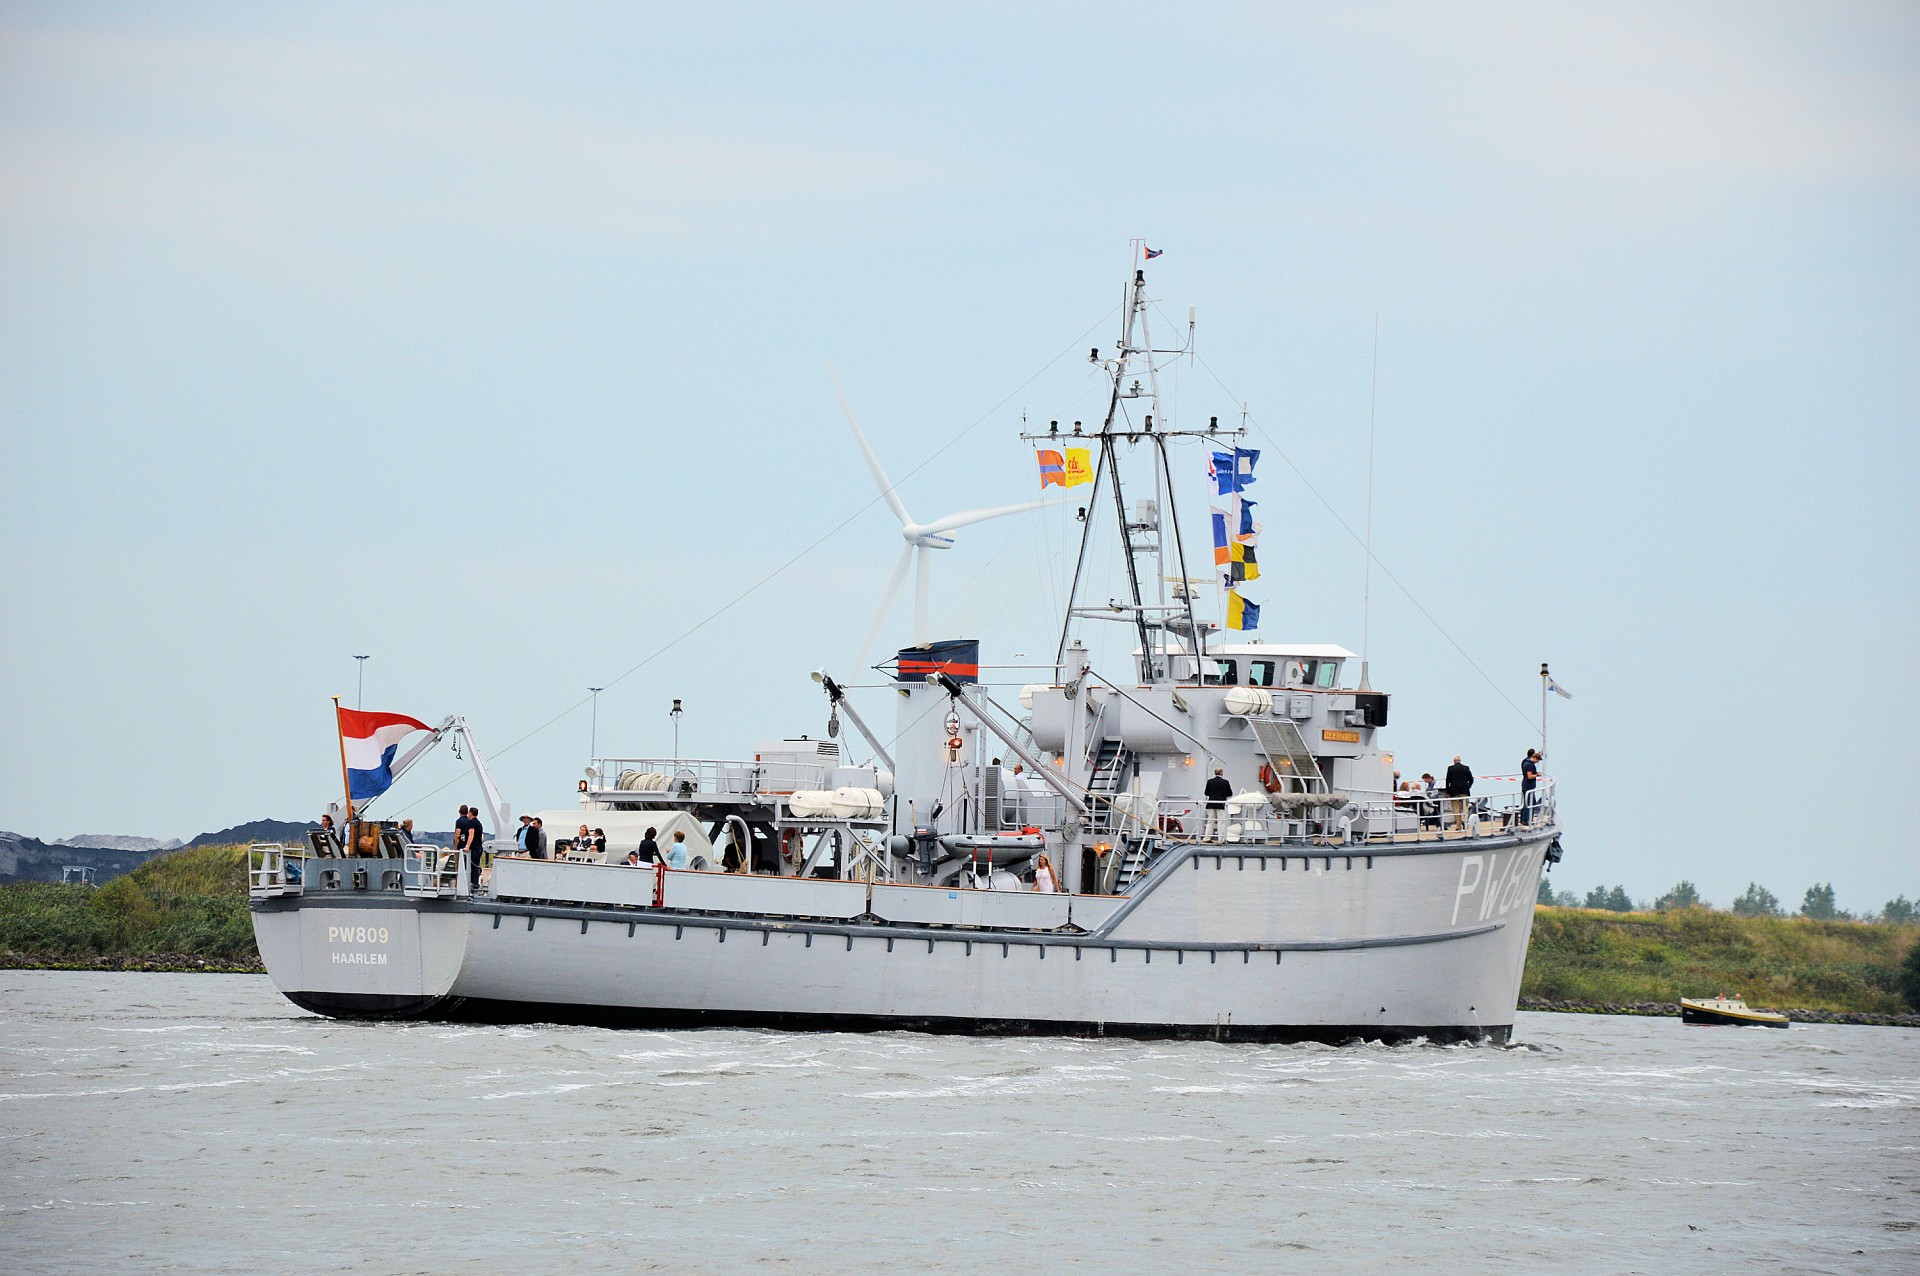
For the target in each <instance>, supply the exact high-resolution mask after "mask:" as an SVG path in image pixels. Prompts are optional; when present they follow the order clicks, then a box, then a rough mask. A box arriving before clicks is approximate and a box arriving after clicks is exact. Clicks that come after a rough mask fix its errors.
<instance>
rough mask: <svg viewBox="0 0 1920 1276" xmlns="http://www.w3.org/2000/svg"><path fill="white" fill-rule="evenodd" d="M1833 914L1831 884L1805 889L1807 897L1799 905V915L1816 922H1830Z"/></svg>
mask: <svg viewBox="0 0 1920 1276" xmlns="http://www.w3.org/2000/svg"><path fill="white" fill-rule="evenodd" d="M1833 914H1834V907H1833V883H1832V882H1828V883H1827V884H1826V885H1825V886H1809V887H1807V897H1806V899H1804V900H1802V901H1801V903H1800V915H1801V916H1802V917H1811V918H1812V919H1813V920H1814V921H1816V922H1830V921H1832V920H1833Z"/></svg>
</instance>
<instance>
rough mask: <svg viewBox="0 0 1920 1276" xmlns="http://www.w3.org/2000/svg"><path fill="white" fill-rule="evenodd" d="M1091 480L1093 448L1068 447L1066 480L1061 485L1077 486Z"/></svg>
mask: <svg viewBox="0 0 1920 1276" xmlns="http://www.w3.org/2000/svg"><path fill="white" fill-rule="evenodd" d="M1091 482H1093V449H1091V448H1084V447H1070V448H1068V449H1067V481H1066V482H1065V483H1062V484H1061V486H1062V487H1079V486H1080V485H1081V484H1082V483H1091Z"/></svg>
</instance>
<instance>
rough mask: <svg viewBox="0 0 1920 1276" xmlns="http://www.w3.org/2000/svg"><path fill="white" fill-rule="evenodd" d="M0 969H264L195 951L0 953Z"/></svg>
mask: <svg viewBox="0 0 1920 1276" xmlns="http://www.w3.org/2000/svg"><path fill="white" fill-rule="evenodd" d="M0 969H6V970H101V971H106V970H145V971H154V972H160V973H167V972H173V973H181V972H202V973H206V974H215V975H264V974H266V973H267V968H266V967H265V966H262V965H261V964H260V963H259V962H257V961H231V960H227V959H224V958H219V957H202V956H199V955H198V954H195V953H139V954H135V955H131V956H129V955H126V954H120V955H108V954H102V953H95V954H93V955H91V956H86V957H78V956H66V957H37V956H34V955H33V954H31V953H0Z"/></svg>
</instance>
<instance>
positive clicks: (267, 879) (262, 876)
mask: <svg viewBox="0 0 1920 1276" xmlns="http://www.w3.org/2000/svg"><path fill="white" fill-rule="evenodd" d="M289 856H292V858H293V859H294V860H295V864H294V872H293V875H292V876H291V877H289V876H288V874H287V859H288V857H289ZM306 858H307V855H306V853H305V852H304V851H298V850H294V849H292V848H290V847H287V846H283V845H281V844H280V843H278V842H255V843H254V844H253V845H251V846H249V847H247V894H248V895H249V896H251V897H253V898H255V899H271V898H273V897H275V896H279V895H298V894H300V893H301V892H302V891H303V890H304V889H305V887H306V877H307V874H306V867H305V864H304V861H305V860H306Z"/></svg>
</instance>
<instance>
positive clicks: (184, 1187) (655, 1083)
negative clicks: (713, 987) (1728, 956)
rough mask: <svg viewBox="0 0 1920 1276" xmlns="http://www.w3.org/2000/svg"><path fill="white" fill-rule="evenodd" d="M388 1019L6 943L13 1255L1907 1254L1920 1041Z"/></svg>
mask: <svg viewBox="0 0 1920 1276" xmlns="http://www.w3.org/2000/svg"><path fill="white" fill-rule="evenodd" d="M1521 1021H1522V1022H1521V1026H1520V1028H1519V1035H1520V1036H1521V1037H1523V1038H1524V1040H1525V1043H1526V1044H1525V1045H1524V1046H1520V1047H1516V1048H1511V1049H1491V1048H1480V1047H1463V1046H1455V1047H1445V1048H1442V1047H1422V1046H1407V1047H1400V1048H1396V1049H1389V1048H1384V1047H1347V1048H1343V1049H1332V1048H1327V1047H1322V1046H1246V1045H1230V1046H1223V1045H1215V1044H1207V1043H1196V1042H1183V1043H1159V1042H1151V1043H1142V1042H1126V1041H1071V1040H1069V1041H1061V1040H1039V1039H1034V1040H1028V1039H969V1038H946V1037H925V1036H916V1035H912V1034H906V1033H902V1034H889V1035H877V1036H856V1035H817V1036H816V1035H789V1034H780V1033H766V1032H736V1031H712V1032H665V1033H647V1032H626V1033H621V1032H611V1031H605V1030H600V1029H587V1028H544V1027H536V1028H468V1027H450V1026H441V1025H407V1026H365V1025H352V1024H341V1023H335V1022H332V1021H328V1020H323V1019H317V1018H313V1017H311V1016H307V1015H305V1014H302V1013H301V1012H299V1011H297V1010H296V1009H294V1008H293V1007H292V1006H290V1005H288V1004H287V1003H286V1002H284V1001H283V1000H281V999H280V997H279V996H278V995H277V994H276V993H275V992H274V991H273V989H272V987H271V985H269V984H268V982H267V981H266V980H265V979H264V978H254V977H245V976H216V975H139V974H129V975H87V974H47V973H22V972H0V1138H4V1153H3V1154H0V1270H5V1271H8V1272H42V1271H45V1272H70V1271H110V1272H119V1271H127V1270H147V1269H153V1268H159V1267H169V1266H179V1267H188V1268H196V1269H201V1270H206V1271H234V1272H249V1273H251V1272H258V1271H316V1270H327V1271H334V1270H343V1269H346V1270H357V1271H378V1272H386V1271H449V1270H453V1269H456V1268H461V1267H466V1266H469V1265H473V1266H475V1267H478V1268H481V1269H484V1270H490V1271H522V1272H543V1271H557V1270H562V1269H564V1270H566V1271H569V1272H591V1271H632V1270H659V1269H667V1270H714V1271H731V1270H738V1269H741V1268H747V1267H772V1268H783V1269H786V1270H792V1271H834V1272H888V1273H898V1272H901V1271H925V1270H966V1271H969V1272H997V1271H1008V1270H1021V1271H1032V1270H1045V1269H1047V1268H1049V1267H1053V1266H1063V1267H1068V1266H1070V1267H1077V1268H1079V1269H1081V1270H1088V1269H1098V1268H1106V1269H1109V1270H1118V1271H1166V1270H1169V1269H1176V1268H1177V1269H1182V1270H1187V1271H1192V1270H1204V1271H1232V1272H1241V1271H1276V1270H1288V1271H1309V1270H1328V1271H1337V1272H1354V1271H1365V1272H1370V1273H1378V1272H1380V1271H1382V1270H1384V1269H1385V1268H1386V1267H1387V1266H1388V1265H1391V1264H1405V1265H1411V1266H1413V1267H1415V1268H1417V1269H1421V1270H1458V1269H1459V1268H1461V1267H1463V1266H1465V1265H1468V1264H1472V1265H1480V1264H1484V1263H1487V1262H1495V1263H1499V1264H1501V1265H1502V1266H1504V1267H1507V1268H1509V1269H1511V1270H1515V1271H1523V1272H1524V1271H1537V1270H1542V1269H1558V1270H1571V1271H1583V1272H1585V1271H1601V1272H1607V1271H1621V1272H1628V1271H1638V1272H1663V1273H1664V1272H1679V1271H1711V1270H1717V1269H1728V1268H1738V1269H1742V1270H1745V1269H1760V1270H1781V1271H1872V1272H1896V1271H1909V1272H1911V1271H1920V1032H1913V1031H1909V1030H1904V1029H1893V1028H1854V1027H1825V1026H1806V1025H1797V1026H1795V1027H1794V1028H1792V1029H1790V1030H1788V1031H1786V1032H1776V1031H1765V1030H1760V1029H1683V1028H1682V1027H1681V1026H1680V1024H1679V1023H1678V1022H1677V1021H1674V1020H1651V1019H1623V1018H1599V1017H1586V1016H1571V1015H1523V1016H1521Z"/></svg>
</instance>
